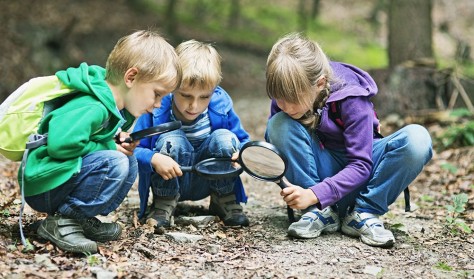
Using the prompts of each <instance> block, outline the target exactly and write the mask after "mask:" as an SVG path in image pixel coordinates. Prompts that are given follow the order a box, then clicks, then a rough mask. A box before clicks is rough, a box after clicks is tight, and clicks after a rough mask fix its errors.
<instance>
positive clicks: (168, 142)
mask: <svg viewBox="0 0 474 279" xmlns="http://www.w3.org/2000/svg"><path fill="white" fill-rule="evenodd" d="M155 149H156V151H158V152H160V153H161V154H165V155H168V156H171V157H176V156H178V155H179V154H182V153H185V152H186V153H187V152H190V151H192V149H193V147H192V146H191V144H190V142H189V141H188V139H187V138H186V135H185V134H184V132H183V131H181V130H177V131H173V132H170V133H167V134H165V135H162V136H161V137H160V139H159V140H158V141H157V143H156V146H155Z"/></svg>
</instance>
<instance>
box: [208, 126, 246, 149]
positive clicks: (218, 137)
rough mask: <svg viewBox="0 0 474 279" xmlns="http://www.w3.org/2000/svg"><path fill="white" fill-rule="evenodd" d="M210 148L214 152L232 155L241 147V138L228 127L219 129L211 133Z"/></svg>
mask: <svg viewBox="0 0 474 279" xmlns="http://www.w3.org/2000/svg"><path fill="white" fill-rule="evenodd" d="M210 137H211V138H210V141H209V150H210V151H211V152H213V153H216V152H222V153H229V154H223V155H231V154H232V153H234V152H236V151H237V150H239V148H240V140H239V139H238V138H237V136H236V135H235V134H234V133H232V132H231V131H230V130H227V129H217V130H215V131H214V132H212V133H211V135H210Z"/></svg>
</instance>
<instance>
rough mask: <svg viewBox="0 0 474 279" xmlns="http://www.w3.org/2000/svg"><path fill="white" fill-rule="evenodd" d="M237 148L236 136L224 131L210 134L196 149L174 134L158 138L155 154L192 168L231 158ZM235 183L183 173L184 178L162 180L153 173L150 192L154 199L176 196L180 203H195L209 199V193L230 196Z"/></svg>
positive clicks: (170, 133)
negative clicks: (203, 163) (211, 159)
mask: <svg viewBox="0 0 474 279" xmlns="http://www.w3.org/2000/svg"><path fill="white" fill-rule="evenodd" d="M239 147H240V141H239V139H238V138H237V136H236V135H235V134H234V133H232V132H231V131H229V130H226V129H217V130H215V131H213V132H212V133H211V134H210V136H209V137H208V138H207V139H205V140H204V142H203V143H202V144H201V145H200V146H199V147H198V148H196V149H195V148H194V147H193V146H192V145H191V143H190V142H189V141H188V139H187V138H186V135H185V134H184V132H183V131H182V130H175V131H171V132H168V133H165V134H163V135H161V136H160V138H159V139H158V141H157V142H156V145H155V151H156V152H160V153H161V154H164V155H167V156H170V157H171V158H173V159H174V160H175V161H176V162H177V163H178V164H179V165H180V166H192V165H194V164H196V163H198V162H199V161H202V160H204V159H208V158H230V157H232V154H233V153H234V152H237V151H238V150H239ZM236 179H237V177H235V178H226V179H216V180H210V179H208V178H205V177H203V176H200V175H199V174H197V173H194V172H184V173H183V176H180V177H177V178H173V179H170V180H164V179H163V178H162V177H161V176H160V175H159V174H157V173H153V174H152V176H151V188H152V192H153V196H155V197H174V196H176V195H177V194H178V193H179V195H180V199H179V200H180V201H184V200H192V201H196V200H200V199H203V198H206V197H208V196H209V195H210V193H211V192H216V193H217V194H219V195H223V194H228V193H230V192H232V191H233V190H234V184H235V180H236Z"/></svg>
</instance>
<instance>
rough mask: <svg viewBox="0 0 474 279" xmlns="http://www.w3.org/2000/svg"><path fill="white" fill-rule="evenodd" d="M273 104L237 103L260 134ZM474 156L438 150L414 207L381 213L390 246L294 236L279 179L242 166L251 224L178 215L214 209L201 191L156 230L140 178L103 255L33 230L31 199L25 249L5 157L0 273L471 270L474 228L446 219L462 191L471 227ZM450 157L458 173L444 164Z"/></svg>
mask: <svg viewBox="0 0 474 279" xmlns="http://www.w3.org/2000/svg"><path fill="white" fill-rule="evenodd" d="M267 102H268V101H267V100H266V99H265V98H256V99H255V100H252V101H251V102H250V101H249V100H247V101H237V102H236V104H235V106H236V109H237V110H238V111H239V113H240V114H241V115H243V117H242V120H243V122H244V125H245V126H248V127H250V132H251V133H252V134H253V135H254V138H256V139H257V138H258V136H257V135H262V134H261V132H262V130H263V129H264V128H263V126H264V125H263V123H264V120H265V117H266V113H264V112H263V110H262V112H261V115H259V113H260V111H259V110H257V108H262V106H261V105H262V104H264V103H267ZM256 111H257V112H259V113H257V114H256V113H255V112H256ZM255 122H258V123H260V124H259V125H255ZM473 159H474V148H469V149H459V150H451V151H446V152H443V153H441V154H436V155H435V157H434V159H433V160H432V161H431V162H430V163H429V165H428V166H427V167H426V168H425V170H424V171H423V173H422V174H421V175H420V176H419V178H418V179H417V180H416V181H415V182H414V183H412V185H411V186H410V188H411V193H412V203H414V204H416V205H417V207H418V209H417V210H415V211H414V212H410V213H405V212H404V211H403V206H404V203H403V201H402V200H401V199H400V200H399V201H397V202H396V203H395V204H393V205H392V207H391V211H390V212H389V213H388V214H386V215H385V216H384V217H383V220H384V221H385V222H386V225H387V226H388V227H389V228H391V230H392V231H393V232H394V235H395V238H396V243H395V245H394V247H392V248H389V249H382V248H374V247H370V246H367V245H365V244H363V243H362V242H360V240H358V239H354V238H350V237H347V236H345V235H343V234H341V233H339V232H337V233H334V234H331V235H322V236H321V237H319V238H316V239H310V240H300V239H293V238H290V237H288V236H287V235H286V229H287V227H288V225H289V222H288V219H287V215H286V209H285V204H284V203H283V201H282V200H281V198H280V197H279V195H278V193H279V188H278V186H276V184H274V183H269V182H262V181H258V180H255V179H253V178H251V177H250V176H249V175H247V174H245V173H244V174H242V179H243V181H244V184H245V187H246V190H247V193H248V196H249V200H248V203H247V204H246V205H244V209H245V212H246V213H247V215H248V217H249V218H250V221H251V225H250V227H248V228H242V229H237V228H226V227H224V226H223V224H222V223H221V222H219V221H218V220H217V219H214V221H212V222H210V223H209V224H207V225H204V226H197V225H192V224H187V223H183V222H180V221H179V220H180V218H179V216H198V215H208V212H207V208H208V203H209V199H205V200H202V201H198V202H184V203H182V204H180V206H179V208H178V211H177V215H176V217H175V225H174V226H173V227H171V228H169V229H167V230H166V231H163V232H162V234H154V233H153V231H152V230H151V228H150V227H148V226H146V225H140V224H139V223H138V221H137V216H136V214H137V210H138V204H139V198H138V195H137V191H136V186H134V188H133V189H132V191H130V193H129V195H128V197H127V199H126V200H125V201H124V203H123V204H122V205H121V207H120V208H119V209H117V210H116V211H115V212H113V213H112V214H110V215H109V216H107V217H106V218H103V220H108V221H117V222H120V223H121V224H122V225H123V227H124V233H123V235H122V237H121V239H120V240H118V241H115V242H109V243H102V244H100V252H99V253H98V254H94V255H73V254H70V253H64V252H62V251H60V250H58V249H57V248H55V247H54V246H53V245H51V244H50V243H49V242H45V241H44V240H42V239H40V238H39V237H38V236H37V235H36V232H35V228H36V226H37V224H38V223H37V221H38V220H41V219H42V218H44V215H42V214H38V213H35V212H33V211H32V210H30V209H29V208H28V207H27V209H26V211H25V220H26V224H27V226H26V228H25V231H26V235H27V237H28V239H29V240H30V241H31V242H32V244H33V245H34V246H35V251H34V252H30V253H22V252H20V251H19V250H21V249H22V246H21V245H20V244H21V243H20V242H19V232H18V213H19V203H20V200H19V196H18V193H17V190H16V189H17V185H16V181H15V174H16V168H17V164H16V163H13V164H12V163H10V162H7V161H6V160H5V159H3V158H2V159H0V167H1V169H2V170H3V173H2V179H1V180H0V190H1V193H2V196H1V197H2V199H1V200H0V207H1V209H2V211H1V213H2V214H1V215H0V220H1V224H0V257H1V258H2V261H1V262H0V278H474V256H473V255H474V237H473V234H472V233H471V234H467V233H453V232H452V231H451V230H450V229H449V228H448V227H447V225H446V224H447V223H446V219H445V217H446V214H447V210H446V208H445V206H446V205H448V204H452V201H451V195H452V194H453V193H459V192H465V193H468V194H469V196H470V200H471V202H470V203H469V204H468V206H469V207H468V208H467V210H466V212H465V214H464V215H463V217H462V218H463V220H465V221H466V222H467V223H468V224H469V225H470V226H471V228H473V225H472V221H473V220H474V210H473V209H474V207H473V203H472V200H473V187H472V181H473V173H474V169H473V165H472V162H473ZM447 163H449V164H451V165H452V166H456V168H457V172H456V173H453V172H452V171H450V170H449V169H446V168H443V165H446V164H447ZM170 232H181V233H186V234H189V235H192V236H199V237H201V239H199V240H193V239H192V238H191V239H187V240H185V242H184V243H180V242H178V241H177V240H172V239H171V238H170V237H169V236H168V235H167V233H170Z"/></svg>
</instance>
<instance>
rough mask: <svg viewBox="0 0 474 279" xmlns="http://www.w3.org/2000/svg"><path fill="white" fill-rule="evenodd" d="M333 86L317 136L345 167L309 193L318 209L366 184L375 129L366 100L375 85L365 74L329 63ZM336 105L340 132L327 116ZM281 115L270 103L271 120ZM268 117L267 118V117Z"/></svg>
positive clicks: (374, 118)
mask: <svg viewBox="0 0 474 279" xmlns="http://www.w3.org/2000/svg"><path fill="white" fill-rule="evenodd" d="M330 64H331V67H332V69H333V72H334V82H333V83H331V94H330V95H329V98H328V100H327V102H326V105H325V107H324V108H323V111H322V115H321V122H320V125H319V126H318V129H317V134H318V137H319V140H320V141H321V144H322V145H323V146H324V147H325V148H329V149H334V150H345V152H346V159H347V165H346V166H345V167H344V168H343V169H342V170H341V171H339V172H338V173H337V174H335V175H334V176H331V177H327V178H325V179H324V180H323V181H321V182H318V183H316V184H315V185H314V186H312V187H310V189H311V190H312V191H313V192H314V194H315V195H316V197H318V199H319V204H318V205H317V206H318V207H319V208H325V207H327V206H330V205H333V204H334V203H336V202H337V201H339V200H340V199H341V198H342V197H344V196H345V195H347V194H349V193H350V192H351V191H353V190H354V189H356V188H358V187H359V186H361V185H363V184H365V183H367V181H368V180H369V177H370V173H371V171H372V165H373V164H372V144H373V141H374V133H373V131H374V129H377V128H378V126H379V121H378V119H377V117H376V116H375V113H374V109H373V104H372V102H371V101H370V98H371V97H372V96H374V95H375V94H377V90H378V89H377V85H376V84H375V82H374V80H373V79H372V77H370V75H369V74H368V73H366V72H365V71H363V70H361V69H359V68H357V67H355V66H352V65H349V64H344V63H339V62H331V63H330ZM334 101H339V103H340V105H341V119H342V121H343V123H344V129H341V128H340V127H339V126H337V125H336V124H335V123H334V121H333V120H332V119H330V118H329V116H328V105H329V103H331V102H334ZM279 111H281V110H280V108H279V107H278V106H277V104H276V102H275V100H272V106H271V116H273V115H274V114H275V113H277V112H279ZM271 116H270V117H271Z"/></svg>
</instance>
